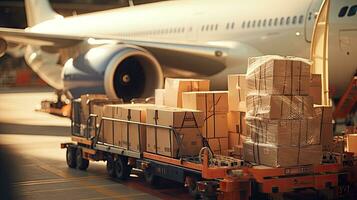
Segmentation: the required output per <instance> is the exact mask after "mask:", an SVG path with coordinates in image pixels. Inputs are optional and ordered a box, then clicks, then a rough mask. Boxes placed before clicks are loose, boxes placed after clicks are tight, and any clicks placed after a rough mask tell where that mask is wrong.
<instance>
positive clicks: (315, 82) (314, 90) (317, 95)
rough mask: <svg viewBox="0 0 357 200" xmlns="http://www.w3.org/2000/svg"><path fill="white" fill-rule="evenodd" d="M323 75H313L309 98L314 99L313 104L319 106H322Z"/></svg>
mask: <svg viewBox="0 0 357 200" xmlns="http://www.w3.org/2000/svg"><path fill="white" fill-rule="evenodd" d="M321 84H322V83H321V74H311V78H310V87H309V96H311V97H312V102H313V103H314V104H317V105H321V102H322V97H321V94H322V93H321V92H322V85H321Z"/></svg>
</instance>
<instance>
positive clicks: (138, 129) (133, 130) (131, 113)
mask: <svg viewBox="0 0 357 200" xmlns="http://www.w3.org/2000/svg"><path fill="white" fill-rule="evenodd" d="M151 107H154V105H152V104H123V105H118V106H117V109H116V111H117V112H115V113H114V118H116V119H121V120H127V121H133V122H142V123H146V109H147V108H151ZM114 130H115V137H114V138H115V141H114V143H115V144H116V143H117V144H118V145H119V146H120V147H123V148H126V149H129V150H132V151H140V152H143V151H145V148H146V126H143V125H137V124H131V123H125V122H124V123H120V122H114Z"/></svg>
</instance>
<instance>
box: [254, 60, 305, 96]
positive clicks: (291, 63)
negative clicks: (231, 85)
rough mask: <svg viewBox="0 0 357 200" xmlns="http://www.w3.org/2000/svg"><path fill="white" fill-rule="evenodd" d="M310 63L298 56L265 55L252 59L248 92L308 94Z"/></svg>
mask: <svg viewBox="0 0 357 200" xmlns="http://www.w3.org/2000/svg"><path fill="white" fill-rule="evenodd" d="M309 78H310V65H309V63H307V62H306V61H304V60H301V59H298V58H290V57H289V58H287V57H280V56H263V57H259V58H253V59H250V64H249V66H248V72H247V88H248V93H253V94H254V93H256V94H270V95H307V94H308V92H309Z"/></svg>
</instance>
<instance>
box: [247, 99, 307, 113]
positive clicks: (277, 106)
mask: <svg viewBox="0 0 357 200" xmlns="http://www.w3.org/2000/svg"><path fill="white" fill-rule="evenodd" d="M247 109H248V115H249V116H254V117H261V118H266V119H301V118H305V117H312V116H313V108H312V100H311V97H309V96H281V95H277V96H271V95H248V96H247Z"/></svg>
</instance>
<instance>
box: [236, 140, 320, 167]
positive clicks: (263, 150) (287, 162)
mask: <svg viewBox="0 0 357 200" xmlns="http://www.w3.org/2000/svg"><path fill="white" fill-rule="evenodd" d="M243 157H244V160H246V161H248V162H253V163H257V164H261V165H267V166H270V167H292V166H297V165H311V164H312V165H317V164H320V163H321V160H322V148H321V145H308V146H303V147H294V146H276V145H272V144H260V143H254V142H252V141H250V140H246V141H245V142H244V143H243Z"/></svg>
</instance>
